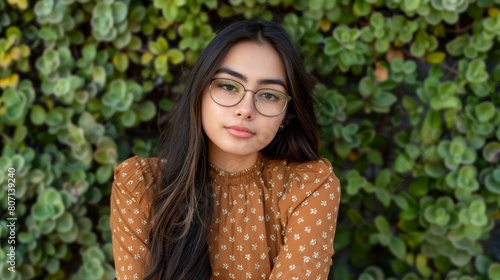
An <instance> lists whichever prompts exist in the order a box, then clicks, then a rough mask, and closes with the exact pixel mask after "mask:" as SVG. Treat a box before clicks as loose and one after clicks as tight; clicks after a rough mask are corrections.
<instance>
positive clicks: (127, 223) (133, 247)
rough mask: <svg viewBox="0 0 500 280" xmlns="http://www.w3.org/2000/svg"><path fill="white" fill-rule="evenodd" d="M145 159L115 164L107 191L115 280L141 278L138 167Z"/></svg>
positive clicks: (142, 214) (144, 215) (143, 207)
mask: <svg viewBox="0 0 500 280" xmlns="http://www.w3.org/2000/svg"><path fill="white" fill-rule="evenodd" d="M144 163H145V159H139V158H137V157H134V158H130V159H128V160H126V161H124V162H122V163H121V164H119V165H118V166H117V167H116V169H115V173H114V182H113V187H112V190H111V219H110V226H111V232H112V237H113V253H114V261H115V272H116V278H117V279H118V280H127V279H128V280H131V279H143V277H144V275H143V270H144V266H145V263H146V258H147V253H148V245H147V243H148V239H147V238H148V228H147V225H148V211H149V205H150V202H149V201H148V199H147V196H146V193H147V189H148V188H149V186H146V185H145V180H144V174H143V173H142V168H141V165H144Z"/></svg>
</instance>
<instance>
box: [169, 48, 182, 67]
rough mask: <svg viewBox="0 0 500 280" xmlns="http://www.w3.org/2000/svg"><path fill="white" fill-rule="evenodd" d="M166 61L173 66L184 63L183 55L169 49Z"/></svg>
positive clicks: (176, 50)
mask: <svg viewBox="0 0 500 280" xmlns="http://www.w3.org/2000/svg"><path fill="white" fill-rule="evenodd" d="M167 56H168V59H169V60H170V63H172V64H173V65H176V64H179V63H181V62H183V61H184V53H183V52H182V51H180V50H178V49H170V50H168V52H167Z"/></svg>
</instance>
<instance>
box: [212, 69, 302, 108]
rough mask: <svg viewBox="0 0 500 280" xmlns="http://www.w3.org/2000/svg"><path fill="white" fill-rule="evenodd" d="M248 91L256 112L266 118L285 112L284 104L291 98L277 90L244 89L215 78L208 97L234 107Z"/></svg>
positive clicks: (225, 105) (239, 84) (229, 80)
mask: <svg viewBox="0 0 500 280" xmlns="http://www.w3.org/2000/svg"><path fill="white" fill-rule="evenodd" d="M247 91H250V92H251V93H253V94H254V98H253V104H254V106H255V109H256V110H257V112H259V113H261V114H262V115H264V116H267V117H275V116H278V115H279V114H281V113H282V112H283V111H285V108H286V104H287V103H288V101H290V100H291V99H292V98H291V97H290V96H289V95H287V94H285V93H283V92H281V91H278V90H274V89H268V88H261V89H259V90H257V91H252V90H249V89H245V87H244V86H243V85H242V84H241V83H239V82H237V81H234V80H231V79H221V78H215V79H212V81H211V82H210V97H211V98H212V100H213V101H214V102H215V103H217V104H219V105H220V106H224V107H232V106H236V105H237V104H238V103H240V102H241V100H243V97H245V93H246V92H247Z"/></svg>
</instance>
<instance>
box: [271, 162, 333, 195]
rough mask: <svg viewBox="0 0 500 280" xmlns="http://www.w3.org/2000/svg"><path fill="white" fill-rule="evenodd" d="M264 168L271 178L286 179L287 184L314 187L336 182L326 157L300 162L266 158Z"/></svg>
mask: <svg viewBox="0 0 500 280" xmlns="http://www.w3.org/2000/svg"><path fill="white" fill-rule="evenodd" d="M265 169H266V171H267V172H269V173H271V174H272V177H273V178H274V177H278V179H280V180H283V181H285V182H286V181H287V182H288V184H287V185H288V186H290V185H291V184H296V183H299V184H307V187H308V188H315V187H319V186H320V185H321V184H323V183H328V182H331V183H338V179H337V177H336V176H335V173H334V170H333V167H332V164H331V163H330V161H329V160H328V159H326V158H321V159H318V160H313V161H308V162H302V163H299V162H289V161H286V160H270V159H267V160H266V162H265Z"/></svg>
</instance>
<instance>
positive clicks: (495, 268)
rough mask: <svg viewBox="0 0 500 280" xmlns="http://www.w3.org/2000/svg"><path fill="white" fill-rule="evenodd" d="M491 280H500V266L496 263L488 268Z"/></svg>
mask: <svg viewBox="0 0 500 280" xmlns="http://www.w3.org/2000/svg"><path fill="white" fill-rule="evenodd" d="M488 278H489V279H500V264H499V263H494V264H492V265H490V267H489V268H488Z"/></svg>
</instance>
